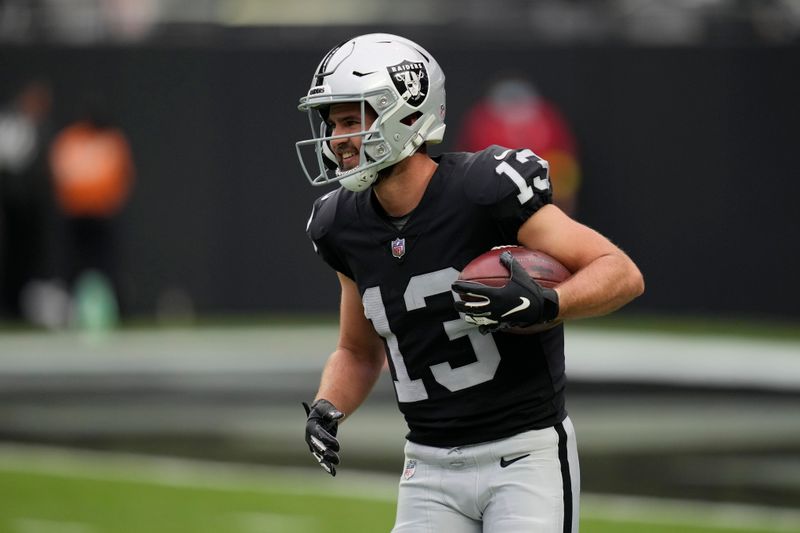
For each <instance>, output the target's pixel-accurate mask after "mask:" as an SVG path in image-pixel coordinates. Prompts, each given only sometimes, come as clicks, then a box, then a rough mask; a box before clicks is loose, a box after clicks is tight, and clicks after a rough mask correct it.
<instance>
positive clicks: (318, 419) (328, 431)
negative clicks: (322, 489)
mask: <svg viewBox="0 0 800 533" xmlns="http://www.w3.org/2000/svg"><path fill="white" fill-rule="evenodd" d="M303 407H304V408H305V410H306V415H308V419H307V420H306V443H308V449H309V450H311V454H312V455H313V456H314V457H315V458H316V459H317V461H318V462H319V465H320V466H321V467H322V468H324V469H325V471H326V472H328V473H329V474H330V475H332V476H335V475H336V468H334V466H333V465H338V464H339V455H338V454H337V453H336V452H338V451H339V441H338V440H336V431H337V429H338V427H339V419H341V418H342V417H343V416H344V413H342V412H341V411H339V410H338V409H337V408H336V407H334V406H333V404H332V403H331V402H329V401H328V400H322V399H320V400H317V401H316V402H314V403H312V404H311V407H309V406H308V404H307V403H306V402H303Z"/></svg>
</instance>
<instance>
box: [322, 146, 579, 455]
mask: <svg viewBox="0 0 800 533" xmlns="http://www.w3.org/2000/svg"><path fill="white" fill-rule="evenodd" d="M436 160H437V162H438V164H439V166H438V168H437V170H436V172H435V173H434V175H433V177H432V178H431V180H430V183H429V184H428V187H427V190H426V191H425V193H424V195H423V197H422V199H421V201H420V203H419V205H418V206H417V207H416V208H415V209H414V211H413V212H412V213H411V216H410V217H409V219H408V221H407V223H406V224H405V226H403V228H402V230H398V229H397V227H396V226H395V225H393V224H392V223H391V221H390V220H389V219H388V218H387V217H386V215H385V213H383V211H382V209H381V208H380V205H379V204H378V202H377V200H375V199H374V197H373V194H372V192H371V191H365V192H361V193H353V192H350V191H347V190H345V189H343V188H339V189H337V190H336V191H333V192H331V193H329V194H327V195H325V196H323V197H322V198H320V199H318V200H317V201H316V203H315V204H314V209H313V211H312V214H311V219H310V220H309V224H308V234H309V237H310V238H311V239H312V241H313V242H314V247H315V249H316V250H317V252H318V253H319V254H320V255H321V256H322V257H323V259H324V260H325V261H326V262H327V263H328V264H329V265H330V266H331V267H333V268H334V269H335V270H337V271H339V272H341V273H342V274H344V275H346V276H347V277H349V278H351V279H352V280H354V281H355V282H356V284H357V286H358V289H359V292H360V293H361V295H362V301H363V304H364V312H365V314H366V316H367V318H369V319H370V320H371V321H372V324H373V326H374V327H375V330H376V331H377V332H378V334H380V335H381V337H383V339H384V342H385V345H386V353H387V355H388V359H389V367H390V370H391V373H392V378H393V380H394V385H395V392H396V395H397V401H398V404H399V407H400V410H401V411H402V413H403V415H404V416H405V419H406V422H407V424H408V427H409V430H410V431H409V434H408V439H409V440H411V441H414V442H417V443H420V444H427V445H431V446H441V447H447V446H458V445H465V444H472V443H477V442H486V441H490V440H496V439H500V438H504V437H508V436H511V435H514V434H516V433H519V432H522V431H527V430H529V429H540V428H543V427H548V426H551V425H554V424H556V423H558V422H560V421H561V420H563V418H564V417H565V416H566V412H565V409H564V395H563V391H564V384H565V376H564V332H563V327H562V326H557V327H555V328H552V329H550V330H548V331H546V332H543V333H539V334H535V335H517V334H512V333H494V334H489V335H482V334H481V333H480V332H479V331H478V329H477V327H475V326H473V325H470V324H468V323H467V322H465V321H464V320H463V318H462V317H461V316H459V313H458V312H457V311H456V310H455V308H454V307H453V301H454V300H453V299H454V298H457V296H456V295H455V293H454V292H453V291H452V290H451V284H452V283H453V282H454V281H455V280H456V278H457V277H458V274H459V272H460V271H461V270H462V269H463V268H464V266H465V265H466V264H467V263H468V262H470V261H471V260H472V259H474V258H475V257H477V256H478V255H480V254H481V253H483V252H485V251H487V250H489V249H490V248H492V247H493V246H498V245H504V244H516V243H517V237H516V236H517V231H518V230H519V228H520V226H521V225H522V224H523V223H524V222H525V221H526V220H527V219H528V218H529V217H530V216H531V215H532V214H533V213H535V212H536V211H537V210H538V209H539V208H541V207H542V206H543V205H545V204H548V203H550V202H551V201H552V191H551V188H550V182H549V179H548V174H547V162H546V161H544V160H542V159H540V158H539V157H538V156H536V155H535V154H534V153H533V152H531V151H530V150H508V149H505V148H502V147H498V146H492V147H489V148H487V149H486V150H483V151H481V152H477V153H452V154H444V155H442V156H440V157H438V158H436Z"/></svg>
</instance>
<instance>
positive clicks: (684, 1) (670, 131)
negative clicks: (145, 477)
mask: <svg viewBox="0 0 800 533" xmlns="http://www.w3.org/2000/svg"><path fill="white" fill-rule="evenodd" d="M374 31H382V32H390V33H398V34H401V35H404V36H406V37H408V38H410V39H412V40H415V41H417V42H419V43H420V44H421V45H423V46H424V47H426V48H427V49H428V50H429V51H430V52H431V53H432V54H433V55H434V56H435V57H436V58H437V60H438V61H439V63H440V64H441V65H442V66H443V68H444V71H445V74H446V76H447V91H448V94H447V99H448V113H447V124H448V131H447V134H446V136H445V143H444V144H443V145H441V146H440V147H436V148H434V153H438V152H441V151H451V150H478V149H481V148H483V147H485V146H486V145H488V144H492V143H496V144H502V145H507V146H513V147H521V146H526V147H530V148H532V149H533V150H534V151H535V152H537V153H538V154H539V155H541V156H542V157H544V158H546V159H548V160H549V161H550V162H551V166H552V178H553V183H554V188H555V192H556V201H557V202H558V204H559V205H560V206H561V207H562V208H564V209H565V210H566V211H567V212H569V213H570V214H571V215H572V216H573V217H575V218H576V219H578V220H580V221H581V222H583V223H585V224H588V225H590V226H592V227H595V228H597V229H598V230H599V231H601V232H602V233H604V234H605V235H607V236H609V237H610V238H611V239H612V240H613V241H614V242H615V243H617V244H618V245H619V246H621V247H622V248H623V249H624V250H625V251H627V252H628V253H629V254H630V255H631V256H632V257H633V258H634V260H635V261H636V262H637V263H638V264H639V266H640V268H641V269H642V271H643V272H644V274H645V278H646V281H647V292H646V293H645V295H644V296H642V297H641V298H640V299H638V300H637V301H635V302H633V303H632V304H630V305H629V306H628V307H627V308H625V309H624V310H623V311H621V312H619V313H617V314H615V315H614V316H613V317H611V318H607V319H597V320H591V321H584V322H578V323H575V324H572V325H570V326H569V327H568V329H567V348H568V350H569V354H568V369H570V371H569V374H570V395H571V396H570V401H569V408H570V412H571V416H572V418H573V420H574V421H575V423H576V427H577V429H578V434H579V437H580V438H581V443H580V445H581V453H582V460H583V464H582V467H583V471H584V487H585V488H586V490H587V492H590V493H597V494H627V495H640V496H641V495H646V496H655V497H669V498H691V499H698V500H703V501H708V500H717V501H727V502H745V503H751V504H759V505H770V506H778V507H781V508H795V509H800V305H798V300H799V299H800V276H798V273H799V272H800V245H798V238H797V233H798V230H800V211H798V209H797V199H798V198H800V171H798V167H797V156H796V153H797V149H796V145H797V143H798V141H800V133H798V124H800V103H798V102H799V100H798V94H800V74H799V73H800V1H798V0H763V1H756V0H673V1H669V2H660V1H655V0H584V1H578V0H542V1H529V0H502V1H494V2H487V1H483V0H460V1H456V0H449V1H438V2H426V1H421V0H407V1H405V2H387V1H383V0H381V1H376V0H371V1H366V0H347V1H341V2H337V3H335V4H334V3H331V2H325V1H322V0H297V1H295V2H291V3H289V2H282V1H281V2H278V1H256V0H227V1H225V0H0V397H2V399H1V400H0V439H2V441H3V442H5V443H7V444H8V443H15V445H16V444H20V443H22V444H26V445H34V444H35V445H41V444H47V445H58V446H70V447H79V448H93V449H106V450H124V451H128V452H146V453H153V454H158V455H174V456H181V457H196V458H210V459H215V460H222V461H230V462H248V463H262V464H279V465H287V464H289V465H307V464H308V461H309V458H308V457H306V455H307V453H306V451H305V446H304V444H303V443H302V440H301V439H302V435H301V427H302V411H301V408H300V406H299V402H300V401H301V400H304V399H309V398H311V397H312V396H313V394H314V392H315V389H316V383H317V380H318V375H319V370H320V368H321V366H322V364H323V362H324V359H325V357H326V355H327V354H328V353H329V351H330V350H331V349H332V348H333V345H334V342H335V339H336V311H337V307H338V284H337V282H336V278H335V275H334V274H333V273H332V272H331V271H330V270H329V269H328V268H327V266H325V265H324V264H323V262H322V261H321V260H319V258H317V257H316V256H315V254H314V252H313V250H312V247H311V245H310V243H309V242H308V240H307V238H306V236H305V232H304V229H305V223H306V220H307V218H308V215H309V213H310V206H311V203H312V202H313V200H314V199H315V198H316V197H317V196H319V195H321V194H323V193H325V192H327V190H326V189H316V188H312V187H310V186H309V184H308V183H307V182H306V181H305V179H304V178H303V175H302V173H301V171H300V169H299V168H298V164H297V161H296V156H295V148H294V142H295V141H297V140H301V139H304V138H307V137H308V136H309V135H308V133H309V132H308V125H307V119H306V117H305V116H304V115H303V114H301V113H299V112H297V111H296V105H297V101H298V99H299V97H301V96H303V95H304V94H305V93H306V91H307V89H308V84H309V82H310V80H311V75H312V74H313V71H314V69H315V67H316V66H317V64H318V62H319V60H320V59H321V57H322V56H323V55H324V53H325V52H327V50H328V49H330V48H331V47H332V46H334V45H335V44H337V43H339V42H340V41H342V40H344V39H347V38H348V37H351V36H353V35H358V34H361V33H369V32H374ZM395 411H396V408H395V407H394V398H393V392H392V389H391V383H390V381H389V379H388V377H386V379H384V380H383V381H382V382H381V383H380V384H379V385H378V387H377V389H376V391H375V393H374V394H373V398H372V400H371V401H370V402H369V405H367V406H365V407H364V408H363V413H360V414H359V416H356V417H354V418H353V419H352V421H350V422H348V426H347V427H348V430H347V431H346V432H345V433H344V436H343V438H344V439H346V440H345V443H344V446H345V449H348V448H347V447H348V446H349V449H350V450H352V451H351V452H350V455H349V456H347V460H348V461H349V463H348V464H350V465H352V468H354V469H355V468H358V469H368V470H374V471H379V472H390V473H395V472H396V471H398V470H399V469H400V467H401V466H402V465H401V461H402V441H403V435H404V428H403V422H402V420H401V419H400V418H399V415H398V414H396V412H395ZM798 530H800V529H798ZM9 531H13V529H9Z"/></svg>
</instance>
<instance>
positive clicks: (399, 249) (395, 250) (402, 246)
mask: <svg viewBox="0 0 800 533" xmlns="http://www.w3.org/2000/svg"><path fill="white" fill-rule="evenodd" d="M392 255H393V256H395V257H396V258H398V259H400V258H401V257H403V256H404V255H406V240H405V239H400V238H397V239H395V240H393V241H392Z"/></svg>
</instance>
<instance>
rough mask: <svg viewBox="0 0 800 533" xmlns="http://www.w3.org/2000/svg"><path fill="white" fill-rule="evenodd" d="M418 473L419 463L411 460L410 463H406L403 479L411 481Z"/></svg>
mask: <svg viewBox="0 0 800 533" xmlns="http://www.w3.org/2000/svg"><path fill="white" fill-rule="evenodd" d="M416 471H417V462H416V461H415V460H414V459H409V460H408V462H406V468H405V470H403V479H411V477H412V476H413V475H414V472H416Z"/></svg>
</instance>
